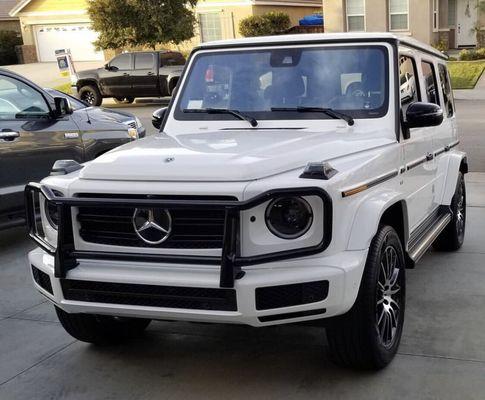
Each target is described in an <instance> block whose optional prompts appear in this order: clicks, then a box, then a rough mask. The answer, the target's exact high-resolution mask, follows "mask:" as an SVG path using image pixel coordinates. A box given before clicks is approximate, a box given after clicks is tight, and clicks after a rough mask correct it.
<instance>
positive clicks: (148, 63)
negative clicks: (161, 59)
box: [135, 53, 155, 69]
mask: <svg viewBox="0 0 485 400" xmlns="http://www.w3.org/2000/svg"><path fill="white" fill-rule="evenodd" d="M154 64H155V57H154V56H153V54H152V53H138V54H135V69H153V67H154Z"/></svg>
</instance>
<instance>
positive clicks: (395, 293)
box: [327, 226, 406, 370]
mask: <svg viewBox="0 0 485 400" xmlns="http://www.w3.org/2000/svg"><path fill="white" fill-rule="evenodd" d="M405 291H406V281H405V262H404V252H403V249H402V245H401V241H400V239H399V236H398V235H397V233H396V231H395V230H394V229H393V228H392V227H390V226H380V227H379V230H378V232H377V234H376V235H375V237H374V239H373V240H372V243H371V246H370V249H369V254H368V256H367V262H366V265H365V268H364V274H363V276H362V281H361V285H360V289H359V294H358V296H357V300H356V302H355V304H354V306H353V307H352V309H351V310H350V311H349V312H348V313H347V314H345V315H343V316H341V317H337V318H336V319H335V320H333V321H332V322H331V323H330V325H329V326H328V328H327V338H328V344H329V350H330V355H331V357H332V359H333V361H334V362H335V363H336V364H338V365H341V366H345V367H351V368H359V369H374V370H377V369H381V368H384V367H385V366H386V365H388V364H389V363H390V362H391V361H392V359H393V358H394V356H395V354H396V352H397V349H398V347H399V343H400V341H401V335H402V329H403V324H404V309H405V298H406V292H405Z"/></svg>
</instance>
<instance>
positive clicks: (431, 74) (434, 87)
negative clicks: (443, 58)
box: [421, 61, 440, 105]
mask: <svg viewBox="0 0 485 400" xmlns="http://www.w3.org/2000/svg"><path fill="white" fill-rule="evenodd" d="M421 68H422V70H423V78H424V82H425V85H426V86H425V93H426V96H427V98H428V102H429V103H434V104H437V105H440V101H439V97H438V84H437V82H436V74H435V71H434V66H433V64H431V63H429V62H426V61H423V62H422V63H421Z"/></svg>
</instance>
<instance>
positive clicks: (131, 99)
mask: <svg viewBox="0 0 485 400" xmlns="http://www.w3.org/2000/svg"><path fill="white" fill-rule="evenodd" d="M134 101H135V98H134V97H125V102H126V103H127V104H132V103H133V102H134Z"/></svg>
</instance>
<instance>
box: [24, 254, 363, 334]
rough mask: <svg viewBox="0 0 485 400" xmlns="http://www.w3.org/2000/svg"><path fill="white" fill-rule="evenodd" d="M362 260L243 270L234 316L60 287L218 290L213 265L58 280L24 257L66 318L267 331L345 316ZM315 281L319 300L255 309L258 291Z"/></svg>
mask: <svg viewBox="0 0 485 400" xmlns="http://www.w3.org/2000/svg"><path fill="white" fill-rule="evenodd" d="M366 256H367V251H345V252H342V253H339V254H335V255H333V256H327V257H317V258H301V259H292V260H284V261H280V262H272V263H265V264H259V265H254V266H251V267H247V268H244V271H245V275H244V277H243V278H241V279H238V280H236V281H235V285H234V288H233V289H231V290H233V291H234V293H235V298H236V304H237V307H236V309H235V310H234V311H216V310H207V309H205V310H202V309H189V308H174V307H153V306H146V305H139V304H138V305H137V304H126V302H124V304H113V303H103V302H96V301H79V300H68V299H66V298H65V294H64V290H63V284H65V283H66V282H67V283H68V282H72V281H75V282H84V283H86V281H87V282H88V283H93V282H97V283H114V284H132V285H150V286H151V287H153V286H157V285H160V286H164V287H166V286H172V287H186V288H187V287H189V288H213V289H220V287H219V278H220V275H219V267H217V266H201V265H194V264H187V265H182V264H176V265H174V264H163V263H148V262H126V261H107V260H81V259H80V260H78V262H79V264H78V266H77V267H76V268H74V269H72V270H69V271H68V272H67V274H66V277H65V278H62V279H60V278H56V277H55V266H54V265H55V261H54V257H53V256H52V255H49V254H48V253H47V252H45V251H43V250H42V249H40V248H37V249H35V250H33V251H31V252H30V253H29V263H30V265H31V266H32V267H35V268H36V269H38V270H40V271H42V272H43V273H44V274H46V275H47V276H48V278H49V283H50V288H51V292H52V293H50V292H49V291H47V290H46V289H45V287H46V285H45V284H43V285H42V286H41V285H39V283H38V282H36V279H34V284H35V286H36V288H37V289H38V290H39V291H40V292H41V293H42V294H43V295H44V296H46V297H47V298H48V299H49V300H50V301H51V302H52V303H54V304H56V305H57V306H58V307H60V308H62V309H63V310H65V311H66V312H68V313H90V314H106V315H115V316H125V317H138V318H150V319H160V320H183V321H195V322H213V323H232V324H246V325H251V326H267V325H276V324H285V323H294V322H300V321H308V320H314V319H321V318H328V317H332V316H336V315H340V314H343V313H345V312H347V311H348V310H349V309H350V308H351V307H352V305H353V304H354V302H355V299H356V297H357V293H358V290H359V286H360V280H361V277H362V271H363V269H364V265H365V260H366ZM31 270H32V269H31ZM37 281H38V279H37ZM317 281H327V282H328V292H326V295H325V298H324V299H323V300H319V301H315V302H310V303H306V304H300V305H294V306H288V307H279V308H272V309H265V310H261V309H258V308H260V307H258V305H257V301H256V292H257V289H258V288H267V287H274V286H279V285H292V284H297V283H308V282H317ZM64 287H65V286H64ZM123 295H126V293H123Z"/></svg>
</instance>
